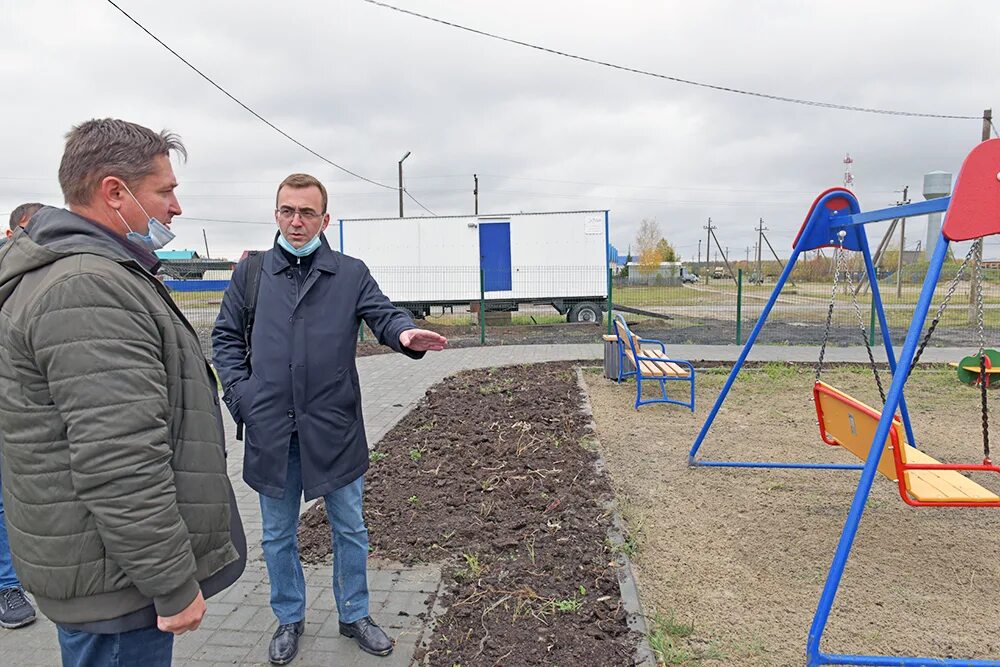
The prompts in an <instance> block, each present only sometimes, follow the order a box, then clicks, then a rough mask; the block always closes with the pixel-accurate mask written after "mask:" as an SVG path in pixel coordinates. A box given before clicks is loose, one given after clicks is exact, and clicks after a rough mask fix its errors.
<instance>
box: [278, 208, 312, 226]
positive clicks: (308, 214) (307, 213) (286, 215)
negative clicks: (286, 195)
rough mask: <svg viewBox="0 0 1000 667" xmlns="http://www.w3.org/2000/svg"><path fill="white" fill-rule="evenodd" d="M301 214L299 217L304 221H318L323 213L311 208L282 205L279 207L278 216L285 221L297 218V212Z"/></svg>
mask: <svg viewBox="0 0 1000 667" xmlns="http://www.w3.org/2000/svg"><path fill="white" fill-rule="evenodd" d="M296 213H298V214H299V218H301V219H302V222H316V221H317V220H319V219H320V218H321V217H323V214H322V213H317V212H316V211H314V210H312V209H311V208H292V207H291V206H282V207H281V208H279V209H278V217H279V218H281V219H282V220H283V221H285V222H291V221H292V220H293V219H294V218H295V214H296Z"/></svg>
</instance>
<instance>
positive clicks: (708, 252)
mask: <svg viewBox="0 0 1000 667" xmlns="http://www.w3.org/2000/svg"><path fill="white" fill-rule="evenodd" d="M703 229H707V230H708V238H707V239H706V240H705V263H711V261H712V230H713V229H715V227H713V226H712V219H711V218H709V219H708V226H707V227H703Z"/></svg>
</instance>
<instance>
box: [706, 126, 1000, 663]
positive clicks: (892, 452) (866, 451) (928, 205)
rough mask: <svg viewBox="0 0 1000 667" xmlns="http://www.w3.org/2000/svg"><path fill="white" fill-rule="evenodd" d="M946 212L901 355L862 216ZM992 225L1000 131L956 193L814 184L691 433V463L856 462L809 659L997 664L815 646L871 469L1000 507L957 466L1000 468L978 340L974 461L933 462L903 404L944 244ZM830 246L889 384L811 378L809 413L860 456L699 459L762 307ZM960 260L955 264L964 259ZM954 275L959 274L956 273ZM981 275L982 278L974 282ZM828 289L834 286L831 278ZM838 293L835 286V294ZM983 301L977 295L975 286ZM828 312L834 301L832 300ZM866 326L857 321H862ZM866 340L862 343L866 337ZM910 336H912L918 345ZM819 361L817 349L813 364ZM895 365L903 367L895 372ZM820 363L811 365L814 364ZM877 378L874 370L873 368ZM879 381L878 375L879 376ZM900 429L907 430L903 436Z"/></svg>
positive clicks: (950, 497)
mask: <svg viewBox="0 0 1000 667" xmlns="http://www.w3.org/2000/svg"><path fill="white" fill-rule="evenodd" d="M944 211H947V216H946V218H945V223H944V225H943V226H942V228H941V236H940V238H939V240H938V243H937V245H936V246H935V247H934V252H933V256H932V258H931V261H930V265H929V267H928V270H927V275H926V277H925V279H924V283H923V286H922V288H921V292H920V296H919V298H918V300H917V304H916V307H915V309H914V313H913V319H912V321H911V323H910V326H909V329H908V330H907V334H906V339H905V341H904V343H903V346H902V349H901V350H900V354H899V363H898V364H897V360H896V357H895V352H894V350H893V347H892V343H891V339H890V336H889V326H888V323H887V321H886V316H885V310H884V307H883V304H882V298H881V295H880V294H879V290H878V280H877V278H876V273H875V266H874V264H873V261H872V255H871V250H870V248H869V245H868V238H867V235H866V234H865V231H864V225H866V224H870V223H874V222H880V221H886V220H892V219H894V218H902V217H915V216H921V215H927V214H929V213H936V212H944ZM998 233H1000V139H992V140H988V141H984V142H983V143H981V144H979V145H978V146H976V147H975V148H974V149H973V150H972V151H971V152H970V153H969V155H968V156H967V157H966V159H965V162H964V163H963V165H962V169H961V171H960V173H959V177H958V179H957V181H956V185H955V190H954V193H953V194H952V195H951V196H950V197H942V198H939V199H931V200H928V201H924V202H919V203H914V204H906V205H903V206H896V207H891V208H887V209H881V210H876V211H869V212H862V211H861V207H860V205H859V204H858V200H857V198H856V197H855V196H854V194H853V193H851V192H850V191H848V190H846V189H843V188H833V189H831V190H827V191H826V192H824V193H822V194H821V195H820V196H819V197H817V199H816V201H815V202H813V205H812V208H811V209H810V211H809V214H808V215H807V216H806V219H805V221H804V222H803V224H802V228H801V229H800V230H799V234H798V236H797V237H796V239H795V241H794V243H793V250H792V255H791V257H790V258H789V261H788V263H787V264H786V265H785V267H784V271H783V272H782V274H781V276H780V278H779V279H778V281H777V283H776V284H775V286H774V290H773V291H772V293H771V296H770V298H769V299H768V301H767V303H766V304H765V306H764V308H763V310H762V312H761V315H760V318H759V319H758V320H757V323H756V325H755V326H754V328H753V331H752V332H751V333H750V335H749V336H748V338H747V342H746V344H745V345H744V347H743V350H742V352H741V353H740V355H739V357H738V358H737V361H736V363H735V365H734V366H733V369H732V371H731V372H730V374H729V377H728V378H727V379H726V382H725V384H724V385H723V387H722V391H721V392H720V393H719V396H718V398H717V399H716V401H715V404H714V405H713V407H712V409H711V411H710V412H709V414H708V417H707V418H706V420H705V423H704V424H703V425H702V428H701V431H700V432H699V433H698V437H697V438H696V439H695V441H694V444H693V445H692V447H691V450H690V452H689V454H688V463H689V465H690V466H692V467H738V468H807V469H829V470H860V471H861V477H860V480H859V482H858V487H857V490H856V491H855V494H854V498H853V500H852V502H851V507H850V510H849V511H848V515H847V520H846V521H845V524H844V528H843V531H842V532H841V536H840V540H839V542H838V544H837V550H836V553H835V554H834V558H833V562H832V564H831V566H830V570H829V573H828V576H827V580H826V584H825V586H824V588H823V592H822V595H821V596H820V600H819V604H818V606H817V609H816V614H815V616H814V617H813V622H812V626H811V627H810V630H809V637H808V642H807V646H806V656H807V666H808V667H818V666H820V665H886V666H893V667H897V666H899V667H917V666H927V665H955V666H958V665H962V666H966V667H986V666H990V667H1000V660H960V659H954V658H923V657H908V656H888V655H848V654H835V653H823V652H821V651H820V640H821V639H822V636H823V631H824V630H825V628H826V624H827V621H828V619H829V615H830V610H831V608H832V606H833V601H834V598H835V596H836V593H837V589H838V588H839V586H840V581H841V578H842V577H843V573H844V568H845V566H846V564H847V559H848V556H849V555H850V551H851V547H852V545H853V543H854V538H855V536H856V535H857V531H858V526H859V524H860V521H861V516H862V514H863V512H864V510H865V505H866V503H867V500H868V496H869V494H870V492H871V488H872V485H873V484H874V480H875V476H876V474H878V473H881V474H882V475H884V476H885V477H887V478H889V479H891V480H893V481H894V482H896V484H897V485H898V487H899V492H900V496H901V497H902V499H903V500H904V501H905V502H906V503H907V504H909V505H913V506H917V507H929V506H933V507H1000V496H998V495H997V494H996V493H994V492H992V491H990V490H989V489H986V488H984V487H982V486H980V485H979V484H977V483H975V482H973V481H972V480H970V479H969V478H967V477H966V476H965V475H963V474H962V473H963V472H970V471H978V472H992V473H1000V467H997V466H995V465H993V463H992V461H991V460H990V458H989V440H988V418H987V412H986V385H987V384H988V382H987V381H986V380H987V378H988V375H989V371H990V369H988V368H987V363H988V362H987V361H986V358H987V357H986V355H985V354H984V352H983V349H982V348H983V342H982V340H981V341H980V354H979V365H980V381H979V383H978V384H979V386H980V388H981V392H982V404H983V429H984V432H983V436H984V437H983V449H984V458H983V462H982V463H975V464H952V463H940V462H938V461H936V460H935V459H933V458H931V457H930V456H928V455H927V454H925V453H923V451H921V450H919V449H917V448H916V439H915V438H914V435H913V428H912V426H911V424H910V418H909V414H908V411H907V409H906V401H905V399H904V397H903V390H904V387H905V384H906V380H907V378H908V377H909V374H910V371H911V370H912V369H913V367H914V365H915V364H916V362H917V360H918V359H919V355H920V352H921V351H922V350H923V348H924V346H925V345H926V344H927V341H928V340H929V338H930V335H931V334H932V333H933V330H934V327H935V326H936V325H937V322H938V320H939V318H940V316H941V313H942V311H943V309H944V306H945V305H947V298H946V301H945V302H944V303H942V305H941V308H939V310H938V313H937V316H936V317H935V318H934V320H933V321H932V323H931V326H930V327H929V329H928V331H927V334H926V336H925V337H924V339H923V342H922V343H920V338H921V332H922V331H923V327H924V323H925V322H926V320H927V315H928V312H929V310H930V306H931V301H932V299H933V296H934V290H935V287H936V286H937V283H938V279H939V278H940V275H941V268H942V266H943V264H944V262H945V259H946V258H947V256H948V249H949V245H950V244H951V243H952V242H960V241H970V240H975V244H974V246H973V249H972V250H970V253H969V257H967V258H966V263H968V261H969V258H970V257H971V256H973V253H974V251H975V250H976V246H977V245H978V246H979V247H981V244H982V239H983V237H986V236H991V235H994V234H998ZM824 247H833V248H836V251H837V252H839V253H843V251H845V250H852V251H855V252H860V253H861V255H862V257H863V259H864V265H865V271H866V274H867V279H868V283H869V285H870V287H871V296H872V300H873V307H874V309H875V314H876V316H877V319H878V324H879V331H880V334H881V338H882V341H883V343H884V347H885V352H886V357H887V361H888V365H889V369H890V371H891V372H892V384H891V385H890V387H889V391H888V394H887V395H885V394H883V402H884V406H883V408H882V410H875V409H873V408H871V407H869V406H867V405H865V404H864V403H862V402H860V401H858V400H856V399H854V398H853V397H851V396H849V395H848V394H846V393H844V392H842V391H840V390H838V389H836V388H834V387H832V386H830V385H828V384H826V383H823V382H822V381H821V380H819V378H817V381H816V384H815V386H814V389H813V396H814V399H815V402H816V413H817V419H818V422H819V427H820V436H821V438H822V439H823V441H824V442H826V443H827V444H828V445H831V446H837V447H839V448H841V449H844V450H847V451H849V452H851V453H853V454H855V455H856V456H858V457H859V458H860V459H862V460H863V461H864V463H863V464H862V465H854V464H842V463H794V462H768V461H721V460H704V459H700V458H698V451H699V449H700V447H701V446H702V444H703V443H704V441H705V437H706V435H707V434H708V431H709V428H710V427H711V425H712V422H713V421H714V420H715V417H716V416H717V415H718V412H719V409H720V408H721V406H722V403H723V402H724V401H725V399H726V395H727V394H728V393H729V390H730V388H731V387H732V385H733V382H734V381H735V379H736V376H737V374H738V373H739V371H740V369H741V368H742V366H743V364H744V362H745V361H746V359H747V356H748V354H749V353H750V350H751V348H752V347H753V344H754V342H755V341H756V340H757V337H758V335H759V334H760V331H761V329H762V327H763V326H764V323H765V321H766V320H767V316H768V314H769V313H770V312H771V309H772V308H773V307H774V304H775V302H776V301H777V298H778V295H779V294H780V293H781V290H782V288H783V287H784V285H785V283H786V282H787V281H788V278H789V276H790V274H791V272H792V269H794V267H795V264H796V261H797V260H798V258H799V257H800V256H801V254H802V253H804V252H806V251H809V250H815V249H818V248H824ZM964 266H965V265H963V267H964ZM956 280H957V279H956ZM980 284H981V281H980ZM834 290H836V285H835V287H834ZM835 294H836V292H834V295H835ZM979 299H980V304H981V294H980V295H979ZM830 307H831V311H832V307H833V303H832V301H831V304H830ZM979 313H980V315H979V317H980V322H979V325H980V331H982V310H981V306H980V310H979ZM861 328H862V332H863V335H864V327H863V326H862V327H861ZM865 343H866V346H868V341H867V336H866V335H865ZM918 343H920V345H919V348H918ZM868 351H869V358H870V359H871V361H872V366H873V369H875V362H874V357H873V356H872V352H871V348H870V346H868ZM821 366H822V352H821V356H820V365H819V367H821ZM897 366H899V367H901V370H899V371H897ZM819 367H818V370H819ZM876 378H877V374H876ZM879 388H880V390H881V388H882V387H881V383H880V384H879ZM904 433H905V437H904Z"/></svg>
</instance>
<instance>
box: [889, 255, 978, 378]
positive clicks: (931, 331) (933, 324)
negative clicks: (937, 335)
mask: <svg viewBox="0 0 1000 667" xmlns="http://www.w3.org/2000/svg"><path fill="white" fill-rule="evenodd" d="M975 251H976V244H975V243H973V244H972V247H971V248H969V254H967V255H966V256H965V261H964V262H962V266H960V267H959V268H958V273H956V274H955V279H954V280H952V281H951V284H950V285H948V293H947V294H945V297H944V299H943V300H942V301H941V305H940V306H938V310H937V314H936V315H934V319H933V320H932V321H931V325H930V326H929V327H927V333H926V334H925V335H924V339H923V340H922V341H921V342H920V347H918V348H917V352H916V354H914V355H913V363H911V364H910V370H908V371H907V372H906V377H909V376H910V374H912V373H913V369H914V368H916V367H917V362H918V361H920V355H921V354H923V353H924V348H925V347H927V343H929V342H930V340H931V336H932V335H933V334H934V329H936V328H937V325H938V322H940V321H941V315H943V314H944V309H945V308H947V307H948V302H949V301H951V297H952V296H953V295H954V294H955V288H957V287H958V283H959V282H960V281H961V280H962V276H964V275H965V268H966V267H967V266H968V265H969V261H970V260H971V259H972V255H973V254H974V253H975Z"/></svg>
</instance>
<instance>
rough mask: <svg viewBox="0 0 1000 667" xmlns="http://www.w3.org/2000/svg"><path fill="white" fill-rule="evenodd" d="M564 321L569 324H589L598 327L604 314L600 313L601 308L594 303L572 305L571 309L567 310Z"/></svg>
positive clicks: (585, 302)
mask: <svg viewBox="0 0 1000 667" xmlns="http://www.w3.org/2000/svg"><path fill="white" fill-rule="evenodd" d="M566 319H567V320H568V321H569V322H589V323H591V324H597V325H600V324H601V322H603V321H604V313H602V312H601V307H600V306H598V305H597V304H596V303H590V302H589V301H584V302H581V303H574V304H573V307H572V308H570V309H569V314H568V315H566Z"/></svg>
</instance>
